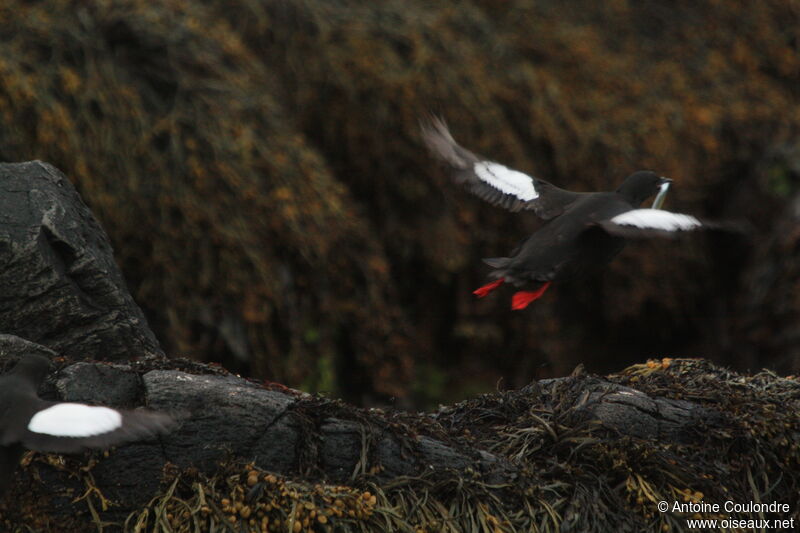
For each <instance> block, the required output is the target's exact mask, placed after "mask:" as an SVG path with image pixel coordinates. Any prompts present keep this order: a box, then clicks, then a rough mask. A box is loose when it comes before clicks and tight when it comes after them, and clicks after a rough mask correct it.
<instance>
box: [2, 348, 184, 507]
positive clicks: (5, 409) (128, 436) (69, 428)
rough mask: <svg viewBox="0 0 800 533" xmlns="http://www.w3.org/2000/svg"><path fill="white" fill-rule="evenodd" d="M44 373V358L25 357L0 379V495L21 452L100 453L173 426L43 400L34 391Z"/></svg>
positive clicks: (164, 418)
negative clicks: (98, 451) (92, 449)
mask: <svg viewBox="0 0 800 533" xmlns="http://www.w3.org/2000/svg"><path fill="white" fill-rule="evenodd" d="M49 369H50V360H49V359H47V358H46V357H42V356H40V355H26V356H25V357H23V358H22V359H20V360H19V362H18V363H17V364H16V366H14V368H12V369H11V370H10V371H9V372H7V373H6V374H4V375H2V376H0V494H2V492H3V490H4V489H5V488H6V486H7V485H8V483H9V481H10V480H11V475H12V474H13V473H14V470H16V468H17V466H18V465H19V460H20V458H21V456H22V454H23V452H24V450H25V449H29V450H35V451H39V452H52V453H75V452H80V451H83V450H85V449H89V448H101V449H102V448H108V447H110V446H114V445H116V444H122V443H124V442H129V441H134V440H140V439H144V438H148V437H153V436H155V435H157V434H160V433H165V432H167V431H170V430H171V429H173V428H174V426H175V425H176V423H175V420H174V419H173V418H172V417H171V416H170V415H168V414H165V413H157V412H152V411H138V410H137V411H121V410H118V409H112V408H110V407H101V406H90V405H85V404H81V403H69V402H49V401H45V400H42V399H40V398H39V396H38V395H37V392H36V391H37V389H38V388H39V385H40V384H41V383H42V381H43V380H44V378H45V376H46V375H47V372H48V370H49Z"/></svg>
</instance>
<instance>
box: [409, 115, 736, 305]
mask: <svg viewBox="0 0 800 533" xmlns="http://www.w3.org/2000/svg"><path fill="white" fill-rule="evenodd" d="M422 137H423V140H424V141H425V144H426V145H427V147H428V148H429V149H430V151H431V152H432V153H433V154H434V155H435V156H436V157H437V158H438V159H440V160H441V161H443V162H444V163H445V164H446V165H447V166H448V167H449V169H450V172H451V174H452V176H453V177H454V179H455V180H456V181H457V182H458V183H461V184H463V185H464V186H466V187H467V189H468V190H470V191H471V192H472V193H474V194H475V195H477V196H478V197H480V198H482V199H484V200H486V201H488V202H490V203H492V204H493V205H498V206H500V207H504V208H506V209H509V210H511V211H522V210H528V211H532V212H533V213H534V214H536V215H537V216H538V217H539V218H541V219H542V220H544V221H546V222H545V224H543V225H542V226H541V228H539V229H538V230H537V231H536V232H534V233H533V234H532V235H531V236H530V237H528V238H527V240H525V241H524V242H523V243H522V244H521V245H520V246H519V247H517V249H515V250H514V251H513V252H512V253H511V254H510V255H509V256H508V257H496V258H489V259H484V262H486V263H487V264H488V265H489V266H491V267H492V268H493V269H494V270H493V271H492V272H491V273H490V276H491V277H492V278H494V279H495V281H493V282H491V283H489V284H487V285H484V286H483V287H481V288H479V289H478V290H476V291H475V294H476V295H477V296H479V297H483V296H486V295H487V294H488V293H489V292H491V291H493V290H495V289H496V288H498V287H500V285H502V284H503V283H511V284H513V285H514V286H516V287H526V288H530V289H532V290H527V291H518V292H516V293H515V294H514V296H513V298H512V308H513V309H523V308H525V307H526V306H527V305H528V304H529V303H530V302H532V301H534V300H536V299H538V298H539V297H540V296H541V295H542V294H543V293H544V291H545V290H546V289H547V287H548V286H549V285H550V283H551V282H553V281H560V280H565V279H570V278H573V277H576V276H580V275H583V274H585V273H588V272H591V271H592V270H595V269H597V268H599V267H601V266H603V265H605V264H606V263H608V262H609V261H611V259H613V258H614V256H615V255H617V254H618V253H619V252H620V250H622V248H623V247H624V246H625V240H626V239H628V238H643V237H672V236H675V235H676V234H679V233H683V232H687V231H695V230H700V229H716V228H722V229H725V228H724V225H722V224H710V223H707V222H704V221H700V220H699V219H698V218H696V217H693V216H691V215H684V214H680V213H671V212H669V211H663V210H660V209H640V208H639V206H640V204H641V203H642V202H643V201H644V200H646V199H647V198H649V197H651V196H653V195H655V194H658V197H657V206H658V207H660V202H661V201H662V200H663V197H664V195H665V194H666V191H667V188H668V187H669V184H670V183H671V180H669V179H667V178H664V177H661V176H659V175H658V174H656V173H655V172H652V171H648V170H643V171H638V172H634V173H633V174H631V175H629V176H628V177H627V178H626V179H625V180H624V181H623V182H622V184H621V185H620V186H619V188H617V190H616V191H613V192H584V193H581V192H571V191H567V190H564V189H560V188H558V187H556V186H554V185H552V184H550V183H548V182H547V181H544V180H542V179H539V178H535V177H532V176H529V175H527V174H524V173H522V172H519V171H516V170H513V169H510V168H508V167H505V166H504V165H501V164H500V163H495V162H493V161H490V160H488V159H485V158H483V157H480V156H478V155H476V154H474V153H472V152H470V151H469V150H467V149H465V148H463V147H461V146H459V145H458V143H456V141H455V140H454V139H453V137H452V135H451V134H450V132H449V130H448V128H447V126H446V124H445V123H444V122H443V121H442V120H441V119H438V118H432V119H430V120H429V121H427V122H423V124H422Z"/></svg>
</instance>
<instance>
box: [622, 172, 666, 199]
mask: <svg viewBox="0 0 800 533" xmlns="http://www.w3.org/2000/svg"><path fill="white" fill-rule="evenodd" d="M671 181H672V180H670V179H667V178H665V177H662V176H659V175H658V174H656V173H655V172H652V171H650V170H640V171H638V172H634V173H633V174H631V175H630V176H628V177H627V178H625V181H623V182H622V185H620V186H619V189H617V192H618V193H619V194H621V195H622V196H624V197H625V199H626V200H628V201H629V202H630V203H631V205H634V206H638V205H639V204H641V203H642V202H644V201H645V200H646V199H648V198H650V197H651V196H653V195H654V194H656V193H657V192H658V190H659V188H660V187H661V186H662V185H663V184H665V183H670V182H671Z"/></svg>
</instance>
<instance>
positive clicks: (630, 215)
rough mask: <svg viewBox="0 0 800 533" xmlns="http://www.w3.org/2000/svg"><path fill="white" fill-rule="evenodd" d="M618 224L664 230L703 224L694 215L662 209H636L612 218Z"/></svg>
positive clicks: (675, 229) (695, 227) (694, 226)
mask: <svg viewBox="0 0 800 533" xmlns="http://www.w3.org/2000/svg"><path fill="white" fill-rule="evenodd" d="M611 222H612V223H613V224H616V225H618V226H634V227H637V228H641V229H660V230H664V231H689V230H693V229H697V228H699V227H701V226H702V225H703V224H702V223H701V222H700V221H699V220H697V219H696V218H695V217H693V216H692V215H683V214H681V213H670V212H669V211H664V210H662V209H634V210H633V211H627V212H625V213H622V214H621V215H617V216H615V217H614V218H612V219H611Z"/></svg>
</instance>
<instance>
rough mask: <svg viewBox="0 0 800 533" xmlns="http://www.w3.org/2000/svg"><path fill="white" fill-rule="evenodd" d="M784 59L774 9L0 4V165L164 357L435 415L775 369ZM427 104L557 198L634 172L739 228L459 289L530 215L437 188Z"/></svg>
mask: <svg viewBox="0 0 800 533" xmlns="http://www.w3.org/2000/svg"><path fill="white" fill-rule="evenodd" d="M799 48H800V2H798V1H796V0H763V1H760V2H750V1H745V0H725V1H722V0H705V1H701V2H697V1H694V0H692V1H689V0H676V1H674V2H660V1H626V0H613V1H608V2H595V1H593V0H573V1H572V2H567V3H565V2H561V1H556V0H539V1H535V2H534V1H521V0H520V1H514V0H510V1H508V0H472V1H469V2H458V3H449V2H441V3H440V2H426V1H416V0H402V1H399V0H386V1H382V2H373V1H350V0H348V1H336V2H331V1H322V0H293V1H288V0H286V1H259V0H225V1H221V0H217V1H204V2H201V1H199V0H195V1H191V0H165V1H161V2H146V1H143V0H105V1H96V2H81V1H78V0H49V1H46V2H44V1H43V2H35V1H29V0H9V1H7V2H3V3H2V4H0V160H4V161H20V160H28V159H42V160H46V161H48V162H50V163H52V164H54V165H56V166H58V167H59V168H60V169H62V170H63V171H64V172H65V173H66V174H67V175H69V177H70V178H71V179H72V180H73V182H74V183H75V185H76V186H77V188H78V190H79V191H80V192H81V194H82V195H83V198H84V200H85V201H86V202H87V204H89V206H90V207H91V208H92V209H93V210H94V212H95V214H96V215H97V216H98V218H99V219H100V220H101V221H102V223H103V224H104V226H105V228H106V230H107V231H108V233H109V235H110V236H111V239H112V241H113V245H114V248H115V251H116V257H117V261H118V262H119V264H120V266H121V268H122V270H123V272H124V274H125V276H126V279H127V281H128V284H129V286H130V289H131V292H132V293H133V295H134V297H135V298H136V300H137V301H138V303H139V304H140V305H141V306H142V308H143V309H144V311H145V313H146V315H147V317H148V319H149V321H150V324H151V326H152V327H153V329H154V330H155V332H156V334H157V336H158V337H159V339H160V340H161V342H162V343H163V345H164V348H165V350H166V351H167V352H168V353H170V354H171V355H186V356H189V357H194V358H197V359H201V360H207V361H218V362H221V363H222V364H223V365H224V366H226V367H228V368H230V369H233V370H235V371H239V372H242V373H244V374H246V375H249V376H252V377H256V378H260V379H268V380H272V381H279V382H283V383H285V384H287V385H289V386H292V387H299V388H303V389H306V390H309V391H325V392H328V393H330V394H332V395H336V396H340V397H344V398H346V399H348V400H350V401H355V402H359V403H376V402H386V401H396V402H397V404H398V405H404V406H431V405H435V404H436V403H437V402H445V401H450V400H453V399H460V398H463V397H466V396H467V395H470V394H473V393H475V392H478V391H486V390H491V389H494V388H496V387H498V386H499V387H501V388H508V387H516V386H520V385H522V384H524V383H527V382H528V381H529V380H531V379H532V378H539V377H547V376H553V375H563V374H565V373H568V372H570V371H571V370H572V368H573V367H574V366H575V365H576V364H578V363H584V364H585V365H586V366H587V368H588V369H589V370H592V371H608V370H614V369H619V368H621V367H623V366H625V365H627V364H629V363H631V362H634V361H637V362H638V361H642V360H643V359H645V358H646V357H648V356H665V355H672V356H702V357H707V358H710V359H713V360H715V361H716V362H719V363H723V364H728V365H732V366H734V367H737V368H740V369H747V368H752V369H758V368H760V367H763V366H766V367H770V368H774V369H776V370H779V371H782V372H796V371H799V370H800V326H799V324H800V322H799V321H798V318H800V316H798V315H799V314H800V313H799V311H800V291H799V290H798V289H800V287H798V279H800V277H799V276H800V196H798V192H800V135H799V134H800V131H799V130H800V128H799V127H798V126H799V125H800V120H798V119H800V105H798V104H800V52H799V51H798V49H799ZM429 111H430V112H434V113H437V114H441V115H443V116H444V117H445V118H446V119H447V120H448V122H449V123H450V126H451V128H452V130H453V133H454V135H455V136H456V138H457V139H459V140H460V141H461V142H462V144H464V145H465V146H467V147H470V148H472V149H473V150H475V151H476V152H479V153H482V154H484V155H487V156H489V157H491V158H492V159H495V160H498V161H501V162H503V163H505V164H507V165H509V166H513V167H515V168H518V169H520V170H523V171H526V172H530V173H534V174H535V175H537V176H540V177H542V178H544V179H548V180H550V181H552V182H554V183H556V184H558V185H559V186H562V187H565V188H569V189H573V190H601V189H613V188H615V187H616V186H617V185H618V184H619V182H620V181H621V180H622V178H623V177H624V176H625V175H627V174H628V173H629V172H631V171H633V170H637V169H641V168H651V169H655V170H657V171H658V172H660V173H662V174H664V175H666V176H669V177H671V178H673V179H674V180H675V182H676V183H675V185H674V186H673V189H672V191H671V193H670V196H669V197H668V199H667V205H666V207H667V208H670V209H673V210H680V211H685V212H689V213H693V214H697V215H702V216H706V217H710V218H743V219H746V220H748V221H750V223H752V224H753V226H754V227H755V233H754V235H753V237H752V239H750V240H746V239H739V238H725V239H723V238H709V237H694V238H690V239H685V240H681V241H676V242H642V243H637V244H634V245H631V246H629V247H628V248H627V249H626V250H625V251H624V252H623V253H622V254H621V256H620V257H618V259H617V260H616V261H615V262H614V263H613V264H612V265H611V267H610V268H608V269H606V270H605V271H604V272H603V273H601V274H599V275H598V276H596V277H594V278H592V279H587V280H583V281H577V282H575V283H565V284H563V285H560V286H558V287H553V289H551V290H550V291H549V292H548V294H547V295H546V297H545V298H543V299H542V300H540V301H538V302H536V304H535V305H533V306H531V307H530V308H529V309H528V310H526V311H524V312H514V313H512V312H511V311H510V309H509V295H508V294H502V295H494V296H493V297H492V298H487V299H486V300H480V301H476V300H474V299H473V297H472V295H471V290H472V289H474V288H475V287H477V286H479V285H481V284H483V283H484V281H485V274H486V271H487V267H485V266H484V265H483V264H482V263H481V262H480V258H481V257H487V256H488V257H491V256H497V255H502V254H503V253H505V252H507V251H508V250H509V249H510V248H511V247H513V246H514V244H515V243H516V242H517V241H519V240H520V239H522V238H523V237H525V236H526V235H527V234H528V233H529V232H530V231H532V230H533V229H535V228H536V227H537V224H538V222H537V220H536V219H535V218H534V217H533V216H532V215H530V214H527V215H526V214H510V213H506V212H504V211H502V210H498V209H495V208H492V207H491V206H487V205H484V204H482V203H481V202H480V201H479V200H477V199H475V198H473V197H471V196H470V195H468V194H467V193H466V192H465V191H462V190H460V189H459V188H458V187H456V186H455V185H453V184H452V183H450V182H449V181H448V178H447V176H446V175H445V173H444V172H443V171H442V169H441V168H439V167H438V166H437V165H436V164H435V162H434V161H432V160H431V158H430V157H429V156H428V154H427V153H426V152H425V150H424V149H423V148H422V145H421V141H420V138H419V135H418V120H419V118H420V117H421V116H423V115H424V114H425V113H427V112H429ZM392 398H394V399H395V400H391V399H392Z"/></svg>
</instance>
